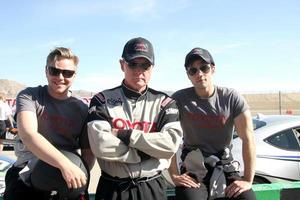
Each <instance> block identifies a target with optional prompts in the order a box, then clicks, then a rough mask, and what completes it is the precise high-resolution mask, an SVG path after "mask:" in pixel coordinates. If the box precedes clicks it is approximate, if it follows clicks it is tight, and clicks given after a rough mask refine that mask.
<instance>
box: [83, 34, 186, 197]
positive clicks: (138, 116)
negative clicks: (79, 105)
mask: <svg viewBox="0 0 300 200" xmlns="http://www.w3.org/2000/svg"><path fill="white" fill-rule="evenodd" d="M120 66H121V70H122V71H123V72H124V76H125V78H124V80H123V81H122V84H121V85H120V86H118V87H115V88H112V89H108V90H104V91H102V92H100V93H98V94H97V95H95V96H94V97H93V98H92V100H91V103H90V109H89V116H88V135H89V140H90V144H91V148H92V151H93V152H94V154H95V156H96V157H97V160H98V163H99V165H100V168H101V170H102V171H101V177H100V180H99V183H98V187H97V191H96V197H95V199H96V200H117V199H118V200H139V199H143V200H166V199H167V197H166V191H165V189H166V185H165V180H164V179H163V177H162V176H161V172H162V171H163V170H165V169H167V168H168V167H169V164H170V161H171V157H172V156H173V155H174V154H175V153H176V151H177V150H178V148H179V144H180V142H181V140H182V138H181V136H182V131H181V127H180V122H179V116H178V114H179V112H178V108H177V106H176V103H175V102H174V100H173V99H171V98H170V97H168V95H166V94H165V93H163V92H159V91H156V90H153V89H151V88H149V87H148V82H149V80H150V77H151V74H152V70H153V66H154V53H153V47H152V44H151V43H150V42H149V41H148V40H146V39H145V38H141V37H139V38H133V39H131V40H129V41H128V42H127V43H126V44H125V46H124V49H123V54H122V58H121V59H120Z"/></svg>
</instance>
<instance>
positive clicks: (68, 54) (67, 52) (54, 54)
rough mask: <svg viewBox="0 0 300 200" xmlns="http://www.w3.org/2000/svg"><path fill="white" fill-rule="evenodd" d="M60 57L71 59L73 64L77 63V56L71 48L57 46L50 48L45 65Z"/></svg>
mask: <svg viewBox="0 0 300 200" xmlns="http://www.w3.org/2000/svg"><path fill="white" fill-rule="evenodd" d="M61 59H70V60H73V62H74V64H75V66H77V65H78V63H79V58H78V56H76V55H75V54H74V53H73V52H72V51H71V49H69V48H65V47H57V48H55V49H54V50H52V51H51V52H50V53H49V55H48V57H47V62H46V66H48V65H49V64H50V63H53V62H56V61H58V60H61Z"/></svg>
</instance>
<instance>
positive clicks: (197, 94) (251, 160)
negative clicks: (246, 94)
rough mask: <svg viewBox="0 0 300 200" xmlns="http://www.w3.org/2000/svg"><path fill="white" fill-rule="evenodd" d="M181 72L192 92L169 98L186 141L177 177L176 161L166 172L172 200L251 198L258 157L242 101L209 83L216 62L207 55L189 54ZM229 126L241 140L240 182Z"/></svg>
mask: <svg viewBox="0 0 300 200" xmlns="http://www.w3.org/2000/svg"><path fill="white" fill-rule="evenodd" d="M185 69H186V74H187V76H188V78H189V79H190V81H191V83H192V84H193V87H190V88H186V89H182V90H179V91H177V92H175V93H174V94H173V95H172V97H173V98H174V99H175V100H176V101H177V104H178V107H179V113H180V122H181V126H182V129H183V138H184V140H183V147H182V152H181V160H182V163H183V164H182V165H181V166H180V173H178V167H177V166H178V165H177V160H176V157H175V156H174V157H173V159H172V164H171V167H170V168H169V172H170V175H171V178H172V180H173V182H174V184H175V185H176V199H185V200H196V199H207V198H209V199H236V200H237V199H248V200H250V199H251V200H252V199H255V194H254V192H253V191H252V189H251V185H252V181H253V177H254V171H255V170H254V169H255V156H256V155H255V145H254V141H253V125H252V120H251V113H250V110H249V107H248V105H247V103H246V101H245V100H244V98H243V97H242V96H241V95H240V94H238V93H237V91H235V90H234V89H230V88H226V87H220V86H216V85H214V84H213V80H212V78H213V75H214V73H215V69H216V68H215V62H214V60H213V58H212V56H211V54H210V53H209V52H208V51H207V50H205V49H202V48H194V49H192V50H191V51H190V52H189V53H188V54H187V56H186V58H185ZM233 127H235V130H236V131H237V133H238V135H239V137H240V138H241V139H242V141H243V152H242V153H243V158H244V163H245V169H244V177H240V176H239V175H238V163H237V162H235V161H234V159H233V157H232V154H231V148H232V147H231V140H232V134H233ZM201 197H202V198H201Z"/></svg>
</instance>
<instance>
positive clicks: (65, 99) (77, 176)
mask: <svg viewBox="0 0 300 200" xmlns="http://www.w3.org/2000/svg"><path fill="white" fill-rule="evenodd" d="M78 61H79V59H78V57H77V56H76V55H74V54H73V53H72V51H71V50H70V49H68V48H64V47H59V48H56V49H54V50H53V51H51V52H50V54H49V55H48V57H47V61H46V67H45V74H46V77H47V81H48V85H46V86H38V87H28V88H26V89H24V90H23V91H21V92H20V93H19V94H18V96H17V103H16V117H17V126H18V136H19V138H18V139H17V141H16V145H15V148H14V149H15V153H16V155H17V160H16V162H15V164H14V165H13V167H12V168H10V169H9V170H8V172H7V174H6V178H5V180H6V190H5V194H4V199H5V200H22V199H24V200H28V199H42V200H46V199H52V198H54V199H56V198H57V197H54V196H52V195H53V194H55V192H57V191H59V190H60V189H61V187H62V186H65V188H69V191H65V194H61V193H60V192H58V194H57V196H58V197H59V198H60V199H69V200H71V199H74V200H79V199H80V200H82V199H85V197H88V194H87V185H88V174H87V173H86V171H85V170H82V169H84V168H81V167H82V164H84V167H86V168H85V169H86V170H87V171H89V169H91V167H92V165H93V163H94V156H93V153H92V151H91V149H90V147H89V142H88V136H87V129H86V128H85V119H86V116H87V114H88V113H87V112H88V106H87V105H86V104H84V103H83V102H82V101H81V100H80V99H79V98H77V97H76V96H74V95H73V94H72V92H71V91H70V90H69V88H70V87H71V85H72V83H73V81H74V79H75V74H76V71H77V65H78ZM62 150H64V151H67V152H69V154H63V153H62ZM79 151H80V152H81V157H82V159H83V161H82V162H81V161H80V162H79V163H78V162H77V163H76V164H75V162H74V160H70V159H69V158H68V157H67V156H66V155H75V154H76V155H77V154H78V152H79ZM71 157H72V156H71ZM41 162H43V163H44V164H43V165H39V166H42V167H41V168H38V167H37V163H41ZM87 165H88V166H87ZM43 166H44V167H43ZM88 168H89V169H88ZM48 169H49V170H50V171H47V170H48ZM37 170H40V171H38V172H37ZM84 171H85V172H84ZM34 174H39V175H40V177H35V176H34ZM51 174H57V176H53V177H51ZM33 180H38V182H39V181H40V183H41V185H39V184H37V185H34V182H33ZM59 180H61V182H59ZM45 183H47V184H45ZM52 183H54V184H52ZM42 185H43V186H42ZM43 187H46V188H43ZM82 188H83V191H85V192H86V194H84V192H83V194H82V192H81V193H80V194H79V193H78V194H77V193H76V191H80V190H81V189H82ZM52 190H53V191H54V193H53V191H52ZM74 191H75V193H74ZM71 193H72V195H73V196H72V198H69V196H68V195H69V194H71ZM62 195H64V196H63V197H62Z"/></svg>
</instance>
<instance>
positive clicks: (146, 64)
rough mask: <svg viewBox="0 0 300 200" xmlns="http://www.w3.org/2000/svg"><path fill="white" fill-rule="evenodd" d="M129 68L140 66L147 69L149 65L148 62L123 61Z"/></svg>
mask: <svg viewBox="0 0 300 200" xmlns="http://www.w3.org/2000/svg"><path fill="white" fill-rule="evenodd" d="M125 62H126V63H127V65H128V67H129V68H130V69H136V68H142V69H143V70H148V69H149V68H150V67H151V63H150V62H144V63H135V62H127V61H125Z"/></svg>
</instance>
